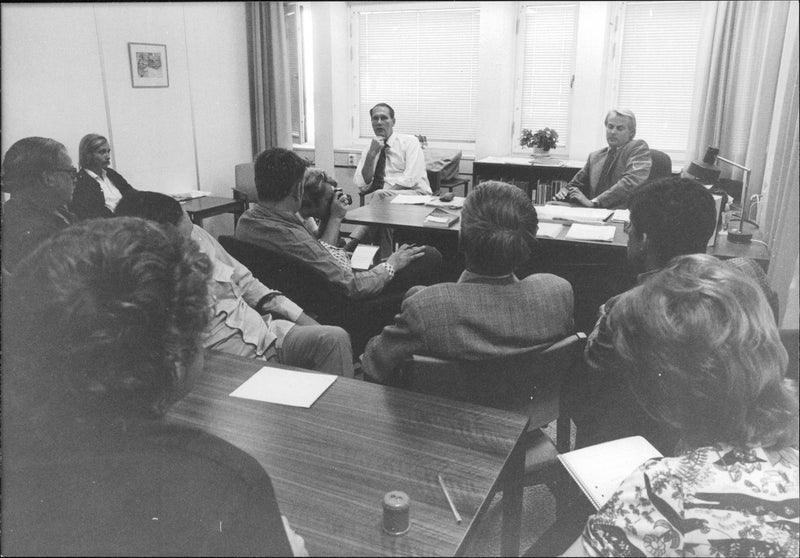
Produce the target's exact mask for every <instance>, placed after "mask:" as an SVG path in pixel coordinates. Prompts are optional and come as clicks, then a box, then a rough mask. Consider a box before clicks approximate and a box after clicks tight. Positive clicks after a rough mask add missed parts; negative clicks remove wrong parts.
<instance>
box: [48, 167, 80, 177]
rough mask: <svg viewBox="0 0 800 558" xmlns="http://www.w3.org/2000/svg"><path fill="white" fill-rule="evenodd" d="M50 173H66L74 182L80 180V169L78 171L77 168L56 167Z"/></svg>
mask: <svg viewBox="0 0 800 558" xmlns="http://www.w3.org/2000/svg"><path fill="white" fill-rule="evenodd" d="M50 172H66V173H69V176H70V178H72V180H76V179H77V178H78V169H76V168H75V167H66V168H63V167H56V168H54V169H51V171H50Z"/></svg>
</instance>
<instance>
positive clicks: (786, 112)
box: [686, 1, 798, 312]
mask: <svg viewBox="0 0 800 558" xmlns="http://www.w3.org/2000/svg"><path fill="white" fill-rule="evenodd" d="M703 16H704V17H703V20H704V30H703V32H702V34H701V36H702V39H701V45H700V48H699V51H698V64H697V70H696V73H695V83H696V84H697V85H696V89H695V98H694V102H693V105H692V118H691V127H690V130H689V144H688V146H687V154H686V155H687V160H696V159H698V158H700V157H702V156H703V153H704V152H705V150H706V148H707V147H709V146H714V147H719V150H720V155H721V156H723V157H725V158H726V159H730V160H733V161H736V162H737V163H740V164H743V165H745V166H747V167H749V168H750V169H752V173H751V175H750V185H749V189H748V197H750V196H752V195H753V194H759V193H762V194H764V195H765V202H764V203H763V204H762V208H764V209H763V211H759V215H758V219H759V224H760V226H761V230H762V233H763V235H764V240H765V241H766V242H767V243H768V245H769V246H770V250H771V254H772V257H771V261H770V269H769V278H770V284H771V285H772V287H773V288H774V289H775V290H776V291H777V292H778V296H779V298H780V301H781V309H782V312H783V311H785V309H786V306H787V304H795V305H796V304H797V301H796V300H794V301H792V300H789V285H790V283H791V278H792V272H793V269H794V266H795V265H796V261H797V254H798V240H797V228H798V227H797V220H798V215H797V214H798V209H797V204H798V175H797V166H798V145H797V129H798V108H797V82H798V79H797V19H798V12H797V2H796V1H792V2H735V1H730V2H728V1H724V2H708V3H705V5H704V13H703ZM720 167H721V168H722V169H723V175H725V174H727V173H729V175H730V176H731V177H732V178H734V179H737V180H741V179H742V177H741V171H738V170H737V169H734V168H732V167H729V166H728V165H726V164H724V163H722V164H720ZM728 169H730V171H728Z"/></svg>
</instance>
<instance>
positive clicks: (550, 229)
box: [536, 223, 564, 238]
mask: <svg viewBox="0 0 800 558" xmlns="http://www.w3.org/2000/svg"><path fill="white" fill-rule="evenodd" d="M563 228H564V225H562V224H560V223H539V229H538V230H537V231H536V236H537V237H542V238H558V235H559V234H561V229H563Z"/></svg>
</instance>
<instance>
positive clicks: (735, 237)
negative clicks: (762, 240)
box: [728, 229, 753, 244]
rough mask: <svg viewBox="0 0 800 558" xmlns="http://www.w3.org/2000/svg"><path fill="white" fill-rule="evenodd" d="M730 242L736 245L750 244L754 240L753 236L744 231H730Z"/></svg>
mask: <svg viewBox="0 0 800 558" xmlns="http://www.w3.org/2000/svg"><path fill="white" fill-rule="evenodd" d="M728 240H730V241H731V242H735V243H736V244H749V243H750V241H751V240H753V234H752V233H748V232H745V231H744V230H742V229H728Z"/></svg>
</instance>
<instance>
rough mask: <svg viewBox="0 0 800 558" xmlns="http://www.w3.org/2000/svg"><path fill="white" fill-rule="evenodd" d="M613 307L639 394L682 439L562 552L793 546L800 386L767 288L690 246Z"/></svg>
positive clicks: (633, 478) (747, 551)
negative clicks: (792, 376)
mask: <svg viewBox="0 0 800 558" xmlns="http://www.w3.org/2000/svg"><path fill="white" fill-rule="evenodd" d="M608 319H609V326H610V328H611V330H612V331H613V332H614V345H615V347H616V349H617V351H618V353H619V354H620V356H621V366H622V368H623V372H624V374H625V376H626V377H627V380H628V383H629V385H630V387H631V389H632V391H633V393H634V395H635V396H636V397H637V399H639V402H640V403H641V405H642V407H643V408H645V409H647V410H648V412H649V413H650V414H651V415H652V416H653V418H655V419H656V420H658V421H661V422H663V423H665V424H669V425H670V426H672V427H674V428H675V429H677V430H678V431H679V432H680V434H681V443H680V444H679V448H678V449H679V450H680V451H678V452H677V457H665V458H658V459H651V460H649V461H647V462H645V463H644V464H643V465H641V466H640V467H639V468H638V469H637V470H636V471H634V472H633V473H632V474H631V475H630V476H629V477H628V478H627V479H626V480H625V481H623V483H622V484H621V485H620V487H619V489H617V491H616V492H615V493H614V495H613V496H612V497H611V499H610V500H609V501H608V502H607V503H606V504H605V505H604V506H603V507H602V508H601V509H600V511H599V512H598V513H597V514H595V515H593V516H591V517H590V518H589V520H588V522H587V524H586V527H585V529H584V531H583V535H582V537H580V538H579V539H578V540H576V541H575V543H574V544H573V545H572V546H571V547H570V548H569V549H568V550H567V553H566V555H590V556H594V555H603V556H644V555H647V556H686V555H689V554H691V555H693V556H797V554H798V550H800V546H799V545H798V527H797V518H798V512H799V511H800V497H799V496H798V452H797V443H798V432H797V418H798V403H797V394H796V386H795V389H792V386H791V385H790V383H789V380H787V379H786V378H785V371H786V366H787V354H786V350H785V349H784V347H783V345H782V344H781V340H780V338H779V336H778V330H777V328H776V326H775V319H774V317H773V315H772V310H771V309H770V306H769V304H768V302H767V300H766V298H765V296H764V293H763V291H762V289H761V288H760V287H759V286H758V285H756V283H755V282H754V281H752V280H751V279H749V278H747V277H745V276H744V275H742V274H741V273H738V272H737V271H736V270H734V269H732V268H730V267H728V266H726V265H725V264H723V263H721V262H719V261H718V260H716V259H715V258H713V257H711V256H707V255H705V254H695V255H691V256H681V257H678V258H675V259H673V260H672V262H671V263H670V264H669V265H668V266H667V267H666V268H665V269H664V270H662V271H661V272H659V273H657V274H655V275H653V276H652V277H651V278H650V279H648V280H647V281H646V282H645V283H643V284H642V285H640V286H638V287H636V288H635V289H632V290H631V291H628V292H627V293H625V294H623V295H622V296H621V297H620V299H619V301H618V302H617V303H616V304H615V305H614V307H613V308H612V310H611V313H610V314H609V318H608Z"/></svg>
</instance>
